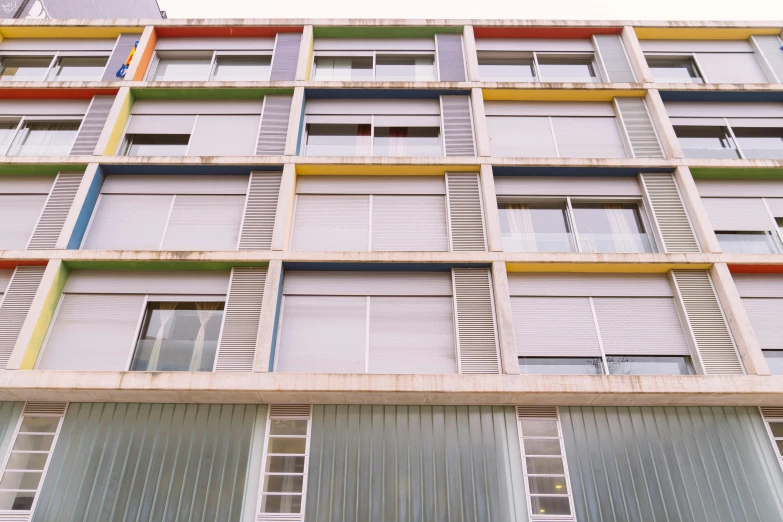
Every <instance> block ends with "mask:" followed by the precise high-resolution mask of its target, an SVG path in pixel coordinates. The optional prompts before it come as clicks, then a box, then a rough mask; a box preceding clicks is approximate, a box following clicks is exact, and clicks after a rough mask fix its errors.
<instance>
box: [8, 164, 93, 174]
mask: <svg viewBox="0 0 783 522" xmlns="http://www.w3.org/2000/svg"><path fill="white" fill-rule="evenodd" d="M86 168H87V165H80V164H75V163H71V164H68V165H56V164H53V163H31V164H23V165H19V164H13V165H12V164H7V165H0V176H26V175H32V176H54V175H55V174H57V173H58V172H60V171H61V170H70V171H79V170H85V169H86Z"/></svg>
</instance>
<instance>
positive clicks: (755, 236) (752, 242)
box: [715, 230, 783, 254]
mask: <svg viewBox="0 0 783 522" xmlns="http://www.w3.org/2000/svg"><path fill="white" fill-rule="evenodd" d="M715 235H716V236H717V237H718V242H719V243H720V246H721V249H722V250H723V251H724V252H726V253H727V254H780V253H781V252H783V244H781V241H780V237H778V235H777V234H776V233H775V232H770V231H729V230H716V231H715Z"/></svg>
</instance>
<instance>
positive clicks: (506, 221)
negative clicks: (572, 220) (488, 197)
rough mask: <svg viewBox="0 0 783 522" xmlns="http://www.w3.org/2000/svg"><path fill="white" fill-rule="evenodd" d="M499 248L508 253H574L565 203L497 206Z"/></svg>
mask: <svg viewBox="0 0 783 522" xmlns="http://www.w3.org/2000/svg"><path fill="white" fill-rule="evenodd" d="M499 212H500V230H501V234H502V236H503V245H504V247H505V250H507V251H509V252H574V251H575V250H576V245H575V244H574V240H573V238H574V236H573V234H572V233H571V227H570V225H569V219H568V211H567V210H566V204H565V203H530V204H528V203H507V204H501V205H499Z"/></svg>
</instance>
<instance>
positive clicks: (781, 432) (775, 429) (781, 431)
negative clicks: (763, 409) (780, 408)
mask: <svg viewBox="0 0 783 522" xmlns="http://www.w3.org/2000/svg"><path fill="white" fill-rule="evenodd" d="M769 427H770V429H771V430H772V436H773V437H783V422H770V423H769Z"/></svg>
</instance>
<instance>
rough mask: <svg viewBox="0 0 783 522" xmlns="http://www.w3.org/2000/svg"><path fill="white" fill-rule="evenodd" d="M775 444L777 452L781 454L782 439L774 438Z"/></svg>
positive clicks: (782, 453)
mask: <svg viewBox="0 0 783 522" xmlns="http://www.w3.org/2000/svg"><path fill="white" fill-rule="evenodd" d="M775 444H777V445H778V453H779V454H780V455H783V440H776V441H775Z"/></svg>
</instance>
